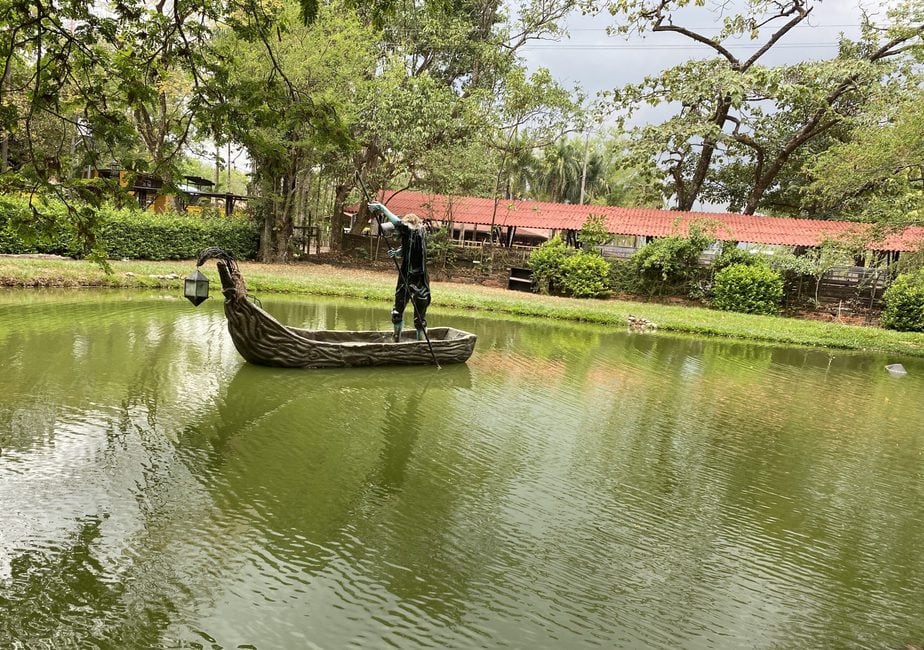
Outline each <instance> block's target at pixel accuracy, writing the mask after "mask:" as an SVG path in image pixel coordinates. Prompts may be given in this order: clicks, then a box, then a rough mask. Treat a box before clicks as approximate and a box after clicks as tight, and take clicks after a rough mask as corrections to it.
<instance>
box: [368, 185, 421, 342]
mask: <svg viewBox="0 0 924 650" xmlns="http://www.w3.org/2000/svg"><path fill="white" fill-rule="evenodd" d="M369 210H370V211H372V213H373V214H380V215H382V216H383V217H385V218H386V219H387V220H388V222H389V223H390V224H392V225H393V226H394V228H395V231H396V233H397V234H398V235H399V236H400V237H401V247H400V248H398V249H394V250H390V251H388V254H389V255H390V256H391V257H394V258H400V259H401V262H400V264H397V263H396V264H395V265H396V266H397V267H398V284H397V286H396V287H395V304H394V307H392V310H391V322H392V326H393V327H394V338H395V342H397V341H398V340H399V339H400V338H401V328H402V327H403V326H404V308H405V307H406V306H407V303H408V300H410V301H411V302H412V303H413V304H414V328H415V329H416V330H417V340H418V341H423V340H424V339H425V338H426V328H427V307H428V306H429V305H430V277H429V275H428V274H427V230H426V227H425V226H424V223H423V220H422V219H421V218H420V217H418V216H417V215H416V214H406V215H404V217H398V216H396V215H394V214H392V212H391V211H390V210H389V209H388V208H386V207H385V206H384V205H383V204H381V203H379V202H377V201H371V202H370V203H369Z"/></svg>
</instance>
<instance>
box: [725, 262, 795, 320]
mask: <svg viewBox="0 0 924 650" xmlns="http://www.w3.org/2000/svg"><path fill="white" fill-rule="evenodd" d="M713 292H714V294H713V295H714V300H713V305H714V306H715V307H717V308H718V309H722V310H725V311H737V312H742V313H745V314H777V313H779V310H780V303H781V302H782V300H783V277H782V276H781V275H780V274H779V273H777V272H776V271H774V270H773V269H771V268H770V267H769V266H767V265H766V264H753V265H752V264H732V265H731V266H726V267H725V268H724V269H722V270H721V271H719V272H718V273H716V274H715V286H714V288H713Z"/></svg>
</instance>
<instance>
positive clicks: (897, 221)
mask: <svg viewBox="0 0 924 650" xmlns="http://www.w3.org/2000/svg"><path fill="white" fill-rule="evenodd" d="M921 106H924V91H922V90H921V86H919V87H918V88H916V89H915V90H914V91H912V92H910V93H908V94H907V95H906V96H904V97H903V98H901V100H900V101H896V97H895V96H894V95H893V94H889V96H888V101H886V102H881V101H880V102H876V103H875V104H873V105H871V106H869V107H867V109H866V110H865V111H864V112H863V113H862V115H861V116H859V117H858V118H857V119H855V120H852V122H851V126H852V129H851V131H850V134H849V136H848V137H847V138H846V139H845V141H844V142H842V143H838V144H836V145H834V146H832V147H831V148H830V149H828V150H827V151H825V152H824V153H823V154H821V155H819V156H818V157H817V158H816V159H815V160H814V161H813V163H812V164H811V166H810V167H809V169H808V171H809V174H810V176H811V178H812V179H813V182H812V184H811V185H810V186H808V187H807V188H806V194H807V199H808V201H810V202H813V203H815V204H817V205H819V206H820V209H822V210H825V211H827V212H829V213H833V214H836V215H838V216H839V217H841V218H852V219H859V220H862V221H873V222H876V223H880V224H883V225H884V226H887V227H889V228H904V227H906V226H908V225H922V224H924V112H922V110H921Z"/></svg>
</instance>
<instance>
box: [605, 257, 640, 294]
mask: <svg viewBox="0 0 924 650" xmlns="http://www.w3.org/2000/svg"><path fill="white" fill-rule="evenodd" d="M609 262H610V289H611V290H613V291H615V292H617V293H641V292H642V291H643V290H644V286H643V283H642V279H641V277H639V272H638V268H637V267H636V265H635V262H633V261H632V260H631V259H628V260H609Z"/></svg>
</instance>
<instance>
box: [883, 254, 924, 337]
mask: <svg viewBox="0 0 924 650" xmlns="http://www.w3.org/2000/svg"><path fill="white" fill-rule="evenodd" d="M883 300H885V308H884V309H883V310H882V316H881V318H880V322H881V323H882V326H883V327H885V328H886V329H890V330H898V331H900V332H924V269H921V270H919V271H917V272H915V273H902V274H901V275H899V276H898V277H897V278H896V279H895V282H893V283H892V284H891V286H889V288H888V289H886V290H885V293H884V294H883Z"/></svg>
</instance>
